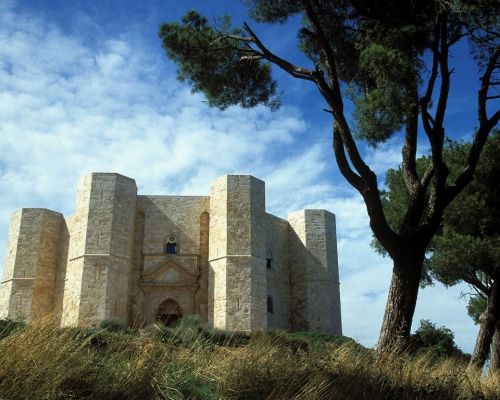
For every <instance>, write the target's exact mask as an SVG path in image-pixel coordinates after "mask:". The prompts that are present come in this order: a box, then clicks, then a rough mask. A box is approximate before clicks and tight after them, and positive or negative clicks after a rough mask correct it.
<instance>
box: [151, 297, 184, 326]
mask: <svg viewBox="0 0 500 400" xmlns="http://www.w3.org/2000/svg"><path fill="white" fill-rule="evenodd" d="M181 317H182V311H181V307H180V306H179V304H178V303H177V302H176V301H175V300H172V299H168V300H165V301H164V302H163V303H161V304H160V306H159V307H158V312H157V313H156V319H157V320H158V321H161V322H163V323H164V324H165V325H167V326H168V325H171V324H173V323H174V322H175V321H177V320H178V319H179V318H181Z"/></svg>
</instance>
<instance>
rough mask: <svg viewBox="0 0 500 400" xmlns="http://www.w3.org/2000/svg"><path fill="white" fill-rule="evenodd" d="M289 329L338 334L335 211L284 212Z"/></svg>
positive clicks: (337, 270) (338, 306) (340, 331)
mask: <svg viewBox="0 0 500 400" xmlns="http://www.w3.org/2000/svg"><path fill="white" fill-rule="evenodd" d="M288 221H289V223H290V228H291V229H290V230H289V245H288V248H289V253H290V272H291V291H292V296H291V298H292V300H291V303H292V305H291V308H292V329H294V330H301V331H316V332H324V333H334V334H339V335H340V334H342V323H341V313H340V290H339V268H338V259H337V238H336V230H335V215H334V214H332V213H330V212H328V211H326V210H301V211H296V212H293V213H290V214H289V215H288Z"/></svg>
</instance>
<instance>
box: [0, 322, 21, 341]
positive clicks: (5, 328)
mask: <svg viewBox="0 0 500 400" xmlns="http://www.w3.org/2000/svg"><path fill="white" fill-rule="evenodd" d="M25 326H26V324H25V323H24V322H22V321H14V320H12V319H0V339H3V338H5V337H7V336H9V335H11V334H12V333H14V332H17V331H18V330H20V329H23V328H24V327H25Z"/></svg>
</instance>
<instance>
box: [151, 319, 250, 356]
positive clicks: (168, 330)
mask: <svg viewBox="0 0 500 400" xmlns="http://www.w3.org/2000/svg"><path fill="white" fill-rule="evenodd" d="M143 333H144V334H146V335H150V336H153V337H156V338H158V339H160V340H161V341H163V342H165V343H167V342H168V343H171V344H175V345H176V346H182V347H187V348H189V347H197V346H205V347H207V348H213V346H215V345H220V346H236V347H237V346H242V345H244V344H246V343H248V341H249V339H250V337H249V334H248V333H246V332H228V331H224V330H221V329H215V328H212V327H210V326H208V325H207V324H206V323H204V322H203V321H202V320H201V319H200V317H198V316H196V315H188V316H185V317H183V318H181V319H179V320H178V321H176V322H175V323H174V324H173V325H172V326H168V327H167V326H165V325H163V324H162V323H160V322H158V323H155V324H151V325H148V326H146V327H145V328H144V330H143Z"/></svg>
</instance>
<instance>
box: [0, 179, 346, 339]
mask: <svg viewBox="0 0 500 400" xmlns="http://www.w3.org/2000/svg"><path fill="white" fill-rule="evenodd" d="M335 229H336V228H335V216H334V215H333V214H331V213H329V212H328V211H325V210H302V211H297V212H294V213H291V214H290V215H289V216H288V221H287V220H284V219H281V218H278V217H276V216H273V215H271V214H268V213H266V210H265V185H264V182H263V181H261V180H259V179H257V178H254V177H252V176H249V175H226V176H223V177H221V178H218V179H215V180H214V181H213V182H212V186H211V191H210V196H148V195H138V194H137V187H136V184H135V181H134V180H132V179H130V178H127V177H125V176H122V175H119V174H111V173H93V174H91V175H89V176H86V177H83V178H82V179H81V180H80V183H79V186H78V194H77V202H76V212H75V214H74V215H72V216H70V217H64V216H63V215H62V214H60V213H57V212H54V211H50V210H45V209H33V208H31V209H30V208H25V209H21V210H18V211H16V212H14V213H13V214H12V219H11V225H10V235H9V242H8V246H7V256H6V259H5V268H4V279H3V281H2V282H1V286H0V318H13V319H15V318H24V319H26V320H28V321H30V320H33V319H36V318H40V317H43V316H45V315H48V314H52V315H55V317H56V318H57V319H58V320H59V321H60V324H61V325H62V326H76V325H79V326H89V325H93V324H98V323H99V322H100V321H102V320H104V319H109V318H118V319H120V320H121V321H123V322H124V323H126V324H128V325H131V326H143V325H147V324H150V323H152V322H154V321H156V320H158V319H161V320H163V321H165V322H166V323H170V322H172V321H173V320H175V319H176V318H179V317H181V316H183V315H190V314H197V315H199V316H200V317H201V318H202V319H203V320H205V321H207V322H208V323H209V324H210V325H212V326H214V327H216V328H221V329H227V330H233V331H255V330H265V329H289V330H303V331H317V332H325V333H336V334H341V333H342V327H341V318H340V294H339V274H338V262H337V243H336V233H335Z"/></svg>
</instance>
